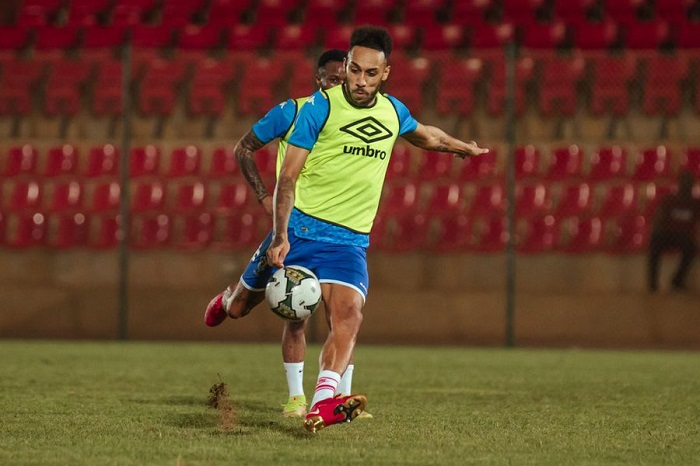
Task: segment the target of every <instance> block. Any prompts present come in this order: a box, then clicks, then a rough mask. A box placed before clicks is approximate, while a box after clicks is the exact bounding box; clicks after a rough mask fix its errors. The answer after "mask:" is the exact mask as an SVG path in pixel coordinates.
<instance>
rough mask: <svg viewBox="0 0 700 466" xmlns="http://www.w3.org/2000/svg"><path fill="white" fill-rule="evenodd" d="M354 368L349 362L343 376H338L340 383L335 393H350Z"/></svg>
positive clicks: (344, 394) (345, 394)
mask: <svg viewBox="0 0 700 466" xmlns="http://www.w3.org/2000/svg"><path fill="white" fill-rule="evenodd" d="M353 370H355V365H354V364H350V365H348V368H347V369H345V372H344V373H343V376H342V377H341V378H340V383H339V384H338V389H337V390H336V391H335V394H336V395H343V396H347V395H352V371H353Z"/></svg>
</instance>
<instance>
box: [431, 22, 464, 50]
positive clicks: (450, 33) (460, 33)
mask: <svg viewBox="0 0 700 466" xmlns="http://www.w3.org/2000/svg"><path fill="white" fill-rule="evenodd" d="M466 40H467V36H466V32H465V28H464V26H462V25H459V24H434V25H431V26H426V27H424V28H423V41H422V43H421V48H422V49H423V50H443V51H444V50H454V49H461V48H464V47H465V46H466Z"/></svg>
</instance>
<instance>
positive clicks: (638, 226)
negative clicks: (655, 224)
mask: <svg viewBox="0 0 700 466" xmlns="http://www.w3.org/2000/svg"><path fill="white" fill-rule="evenodd" d="M649 232H650V224H649V220H648V219H647V218H646V217H644V216H643V215H625V216H623V217H620V218H618V219H616V220H615V221H614V230H613V238H612V242H611V245H610V247H609V248H608V252H612V253H615V254H639V253H645V252H646V250H647V247H648V244H649Z"/></svg>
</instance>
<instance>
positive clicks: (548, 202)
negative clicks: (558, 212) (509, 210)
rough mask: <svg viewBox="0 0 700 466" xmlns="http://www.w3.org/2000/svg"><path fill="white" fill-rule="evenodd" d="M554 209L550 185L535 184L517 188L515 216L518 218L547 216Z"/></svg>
mask: <svg viewBox="0 0 700 466" xmlns="http://www.w3.org/2000/svg"><path fill="white" fill-rule="evenodd" d="M551 207H552V199H551V195H550V190H549V187H548V185H546V184H544V183H534V184H526V185H518V186H516V194H515V214H516V215H517V216H518V217H532V216H535V215H537V216H541V215H544V214H547V213H548V212H549V210H550V209H551Z"/></svg>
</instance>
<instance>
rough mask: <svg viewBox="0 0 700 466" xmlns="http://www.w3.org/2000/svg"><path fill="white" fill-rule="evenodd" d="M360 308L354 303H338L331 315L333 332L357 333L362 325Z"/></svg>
mask: <svg viewBox="0 0 700 466" xmlns="http://www.w3.org/2000/svg"><path fill="white" fill-rule="evenodd" d="M362 319H363V316H362V307H361V306H358V305H357V304H356V303H354V302H346V303H340V304H339V305H338V306H336V309H334V310H333V312H332V314H331V322H332V328H333V330H338V331H352V332H357V331H358V330H359V328H360V325H361V324H362Z"/></svg>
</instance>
